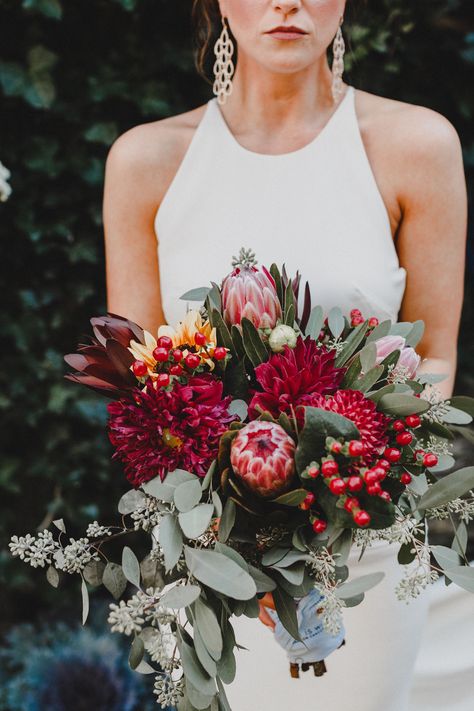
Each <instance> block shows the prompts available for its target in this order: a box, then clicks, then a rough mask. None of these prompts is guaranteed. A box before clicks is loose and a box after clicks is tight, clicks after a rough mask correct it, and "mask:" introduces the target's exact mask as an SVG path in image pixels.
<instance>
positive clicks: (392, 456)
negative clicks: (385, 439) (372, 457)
mask: <svg viewBox="0 0 474 711" xmlns="http://www.w3.org/2000/svg"><path fill="white" fill-rule="evenodd" d="M401 456H402V453H401V452H400V450H399V449H397V448H396V447H387V449H386V450H385V452H384V457H385V459H388V461H389V462H391V463H392V464H395V462H399V461H400V457H401Z"/></svg>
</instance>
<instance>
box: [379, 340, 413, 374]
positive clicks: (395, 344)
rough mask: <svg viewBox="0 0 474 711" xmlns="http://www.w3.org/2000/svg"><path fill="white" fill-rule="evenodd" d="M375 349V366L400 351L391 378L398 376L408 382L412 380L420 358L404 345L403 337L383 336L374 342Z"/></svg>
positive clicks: (409, 347)
mask: <svg viewBox="0 0 474 711" xmlns="http://www.w3.org/2000/svg"><path fill="white" fill-rule="evenodd" d="M375 346H376V348H377V360H376V363H377V365H378V364H379V363H381V362H382V361H383V360H385V358H387V356H389V355H390V354H391V353H394V352H395V351H397V350H399V351H400V358H399V359H398V362H397V364H396V366H395V368H394V370H393V372H392V373H391V377H394V376H397V375H400V376H404V377H405V378H407V379H408V380H410V379H411V378H414V377H415V375H416V371H417V370H418V368H419V365H420V363H421V357H420V356H419V355H418V353H417V352H416V351H415V349H414V348H411V346H407V345H406V340H405V339H404V338H403V336H384V338H378V339H377V340H376V341H375Z"/></svg>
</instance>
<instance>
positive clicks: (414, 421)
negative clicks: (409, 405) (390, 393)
mask: <svg viewBox="0 0 474 711" xmlns="http://www.w3.org/2000/svg"><path fill="white" fill-rule="evenodd" d="M405 423H406V426H407V427H411V428H412V429H415V427H419V426H420V425H421V417H420V416H419V415H408V416H407V417H405Z"/></svg>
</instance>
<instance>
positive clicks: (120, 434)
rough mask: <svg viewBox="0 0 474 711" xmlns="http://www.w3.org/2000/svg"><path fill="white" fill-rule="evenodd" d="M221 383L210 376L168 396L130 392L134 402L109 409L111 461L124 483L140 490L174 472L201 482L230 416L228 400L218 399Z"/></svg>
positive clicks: (178, 387) (146, 391)
mask: <svg viewBox="0 0 474 711" xmlns="http://www.w3.org/2000/svg"><path fill="white" fill-rule="evenodd" d="M222 389H223V385H222V382H220V381H218V380H216V378H214V377H213V376H211V375H210V374H203V375H201V376H195V377H192V378H190V379H189V380H188V382H187V383H186V384H185V385H182V384H181V383H175V384H174V386H173V389H172V390H165V389H164V388H155V387H154V386H153V384H152V381H151V379H150V380H148V381H147V384H146V387H145V389H144V390H140V389H139V388H135V390H134V391H133V395H134V398H133V400H125V399H124V400H119V401H117V402H112V403H110V404H109V405H108V408H107V409H108V412H109V415H110V419H109V423H108V432H109V438H110V441H111V442H112V444H113V445H114V446H115V447H116V450H117V451H116V452H115V453H114V455H113V458H114V459H115V458H117V457H118V458H120V459H121V460H122V461H123V462H124V464H125V473H126V475H127V478H128V480H129V481H130V482H131V483H132V484H133V485H134V486H135V487H138V486H139V485H140V484H142V483H144V482H146V481H149V480H150V479H153V478H154V477H156V476H160V477H161V479H164V478H165V476H166V474H167V473H168V472H170V471H173V470H174V469H186V470H187V471H190V472H193V473H195V474H196V475H197V476H204V475H205V474H206V472H207V470H208V468H209V465H210V464H211V462H212V460H213V459H214V458H215V456H216V454H217V450H218V447H219V440H220V437H221V435H222V434H223V433H224V432H225V431H226V430H227V428H228V425H229V423H230V422H232V421H233V420H235V419H236V418H235V416H233V415H230V414H229V412H228V407H229V404H230V400H231V398H230V397H226V398H224V399H223V398H222Z"/></svg>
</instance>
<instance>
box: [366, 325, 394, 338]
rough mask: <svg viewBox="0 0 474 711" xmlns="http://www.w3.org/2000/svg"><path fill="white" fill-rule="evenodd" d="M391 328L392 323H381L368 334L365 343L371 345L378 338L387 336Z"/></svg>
mask: <svg viewBox="0 0 474 711" xmlns="http://www.w3.org/2000/svg"><path fill="white" fill-rule="evenodd" d="M391 327H392V322H391V321H389V320H387V321H381V323H379V325H378V326H376V327H375V328H374V330H373V331H372V332H371V333H370V334H369V336H368V337H367V343H372V342H373V341H377V340H378V339H379V338H385V336H388V334H389V333H390V329H391Z"/></svg>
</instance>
